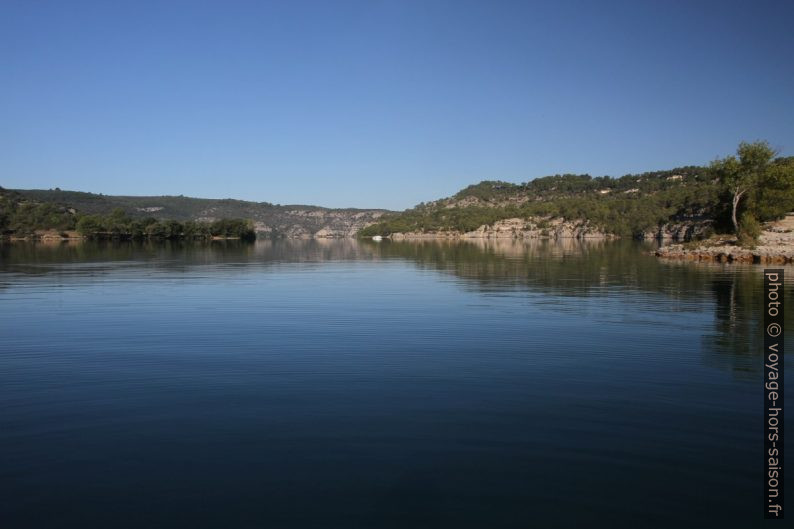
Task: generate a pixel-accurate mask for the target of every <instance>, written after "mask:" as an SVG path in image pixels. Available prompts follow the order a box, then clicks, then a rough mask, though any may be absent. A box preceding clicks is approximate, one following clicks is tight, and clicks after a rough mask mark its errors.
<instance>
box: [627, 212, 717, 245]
mask: <svg viewBox="0 0 794 529" xmlns="http://www.w3.org/2000/svg"><path fill="white" fill-rule="evenodd" d="M713 223H714V221H713V220H711V219H708V218H703V217H697V218H694V217H693V218H689V219H680V220H674V221H672V222H668V223H666V224H663V225H661V226H659V227H658V228H656V229H653V230H647V231H646V232H645V233H643V234H642V238H643V239H645V240H654V239H656V240H660V241H679V242H684V241H691V240H693V239H699V238H703V237H706V236H707V235H708V234H709V233H710V232H711V230H712V224H713Z"/></svg>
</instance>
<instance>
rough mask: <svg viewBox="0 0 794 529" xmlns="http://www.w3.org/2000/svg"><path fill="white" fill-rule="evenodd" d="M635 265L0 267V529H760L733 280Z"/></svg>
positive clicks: (321, 252) (257, 262) (441, 251)
mask: <svg viewBox="0 0 794 529" xmlns="http://www.w3.org/2000/svg"><path fill="white" fill-rule="evenodd" d="M646 250H647V248H644V247H642V246H640V245H637V244H634V243H628V242H617V243H589V244H583V243H580V242H574V241H568V242H566V243H562V244H554V243H548V242H535V243H532V244H521V243H513V242H490V243H486V242H464V243H444V242H425V243H396V242H383V243H380V244H377V243H372V242H368V241H367V242H355V241H331V242H322V241H281V242H269V241H261V242H258V243H256V244H255V245H240V244H213V245H181V244H171V245H168V244H163V245H135V244H118V245H112V244H111V245H92V244H87V243H86V244H78V245H66V244H64V245H60V246H47V245H4V246H0V316H2V318H0V335H1V336H2V341H0V458H2V465H0V525H2V527H7V528H17V527H19V528H29V527H30V528H37V527H47V528H57V527H80V528H86V527H102V528H106V527H147V528H152V527H166V528H168V527H190V528H202V527H218V528H226V527H228V528H232V527H258V528H271V527H272V528H282V527H284V528H291V527H296V528H302V527H317V528H335V527H340V528H357V527H362V528H370V527H372V528H376V527H406V528H408V527H411V528H413V527H428V528H430V527H432V528H440V527H450V528H460V527H478V528H499V527H521V528H524V527H694V526H699V527H756V526H760V521H761V517H762V508H761V502H762V496H761V495H762V486H763V484H762V481H761V478H762V476H761V470H762V468H761V464H762V444H761V442H762V437H761V436H762V432H761V426H762V417H761V411H762V408H761V405H762V401H761V398H762V395H761V382H760V380H761V379H760V377H761V368H762V364H761V355H760V351H761V329H760V321H759V315H760V314H761V309H760V307H761V287H762V277H761V273H760V268H758V267H752V266H744V267H739V266H735V265H734V266H730V265H698V264H692V263H670V262H662V261H658V260H656V259H655V258H654V257H651V256H648V255H646V254H645V253H644V251H646ZM787 272H788V277H789V278H794V270H791V269H789V270H787ZM788 290H789V294H790V290H791V289H790V287H789V288H788ZM787 295H788V294H787ZM790 297H791V296H790V295H789V296H788V305H789V309H790V310H788V314H790V315H791V314H794V304H793V303H792V300H791V299H790ZM788 328H789V329H791V328H794V327H792V326H791V323H789V324H788ZM788 342H789V343H790V344H791V343H792V340H791V339H789V340H788ZM789 395H791V392H789ZM787 404H788V405H789V406H790V405H791V399H787ZM789 445H790V443H789ZM789 451H791V446H789Z"/></svg>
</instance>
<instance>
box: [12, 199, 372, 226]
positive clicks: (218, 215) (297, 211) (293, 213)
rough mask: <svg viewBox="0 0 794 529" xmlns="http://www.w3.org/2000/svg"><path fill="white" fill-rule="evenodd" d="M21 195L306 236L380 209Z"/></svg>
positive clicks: (95, 211)
mask: <svg viewBox="0 0 794 529" xmlns="http://www.w3.org/2000/svg"><path fill="white" fill-rule="evenodd" d="M15 191H16V192H17V193H18V194H19V195H20V196H21V197H22V198H24V199H25V200H28V201H31V202H35V203H52V204H58V205H63V206H67V207H69V208H72V209H75V210H76V211H78V212H80V213H83V214H86V215H104V216H107V215H110V214H111V213H112V212H113V210H115V209H118V208H121V209H123V210H124V212H125V213H126V215H128V216H129V217H130V218H132V219H137V220H144V219H147V218H156V219H157V220H158V221H167V220H175V221H179V222H183V223H184V222H187V221H198V222H210V221H213V220H215V219H250V220H252V221H253V222H254V223H255V227H256V229H257V230H258V231H260V232H262V233H265V232H266V233H267V234H268V236H270V237H290V236H309V235H312V234H314V233H317V232H318V231H320V230H325V231H326V232H328V231H330V232H335V233H338V234H348V233H355V231H357V230H358V229H359V228H360V227H363V226H365V225H367V224H368V223H370V222H372V221H373V220H375V219H377V218H378V217H379V216H380V215H381V214H382V213H384V210H376V209H370V210H366V209H353V208H347V209H330V208H322V207H318V206H305V205H279V204H271V203H269V202H251V201H246V200H235V199H230V198H226V199H210V198H194V197H186V196H181V195H180V196H116V195H103V194H97V193H83V192H79V191H66V190H60V189H58V188H55V189H49V190H43V189H30V190H21V189H18V190H15Z"/></svg>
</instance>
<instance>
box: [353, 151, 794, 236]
mask: <svg viewBox="0 0 794 529" xmlns="http://www.w3.org/2000/svg"><path fill="white" fill-rule="evenodd" d="M773 156H774V151H772V150H771V149H769V146H768V145H767V144H766V143H764V142H756V143H752V144H747V143H743V144H742V145H740V147H739V159H738V161H737V162H736V163H737V164H738V167H739V169H737V170H736V171H734V173H727V172H726V171H725V170H723V169H722V167H723V165H722V163H721V162H720V161H717V162H715V163H714V164H712V165H711V166H710V167H699V166H687V167H679V168H676V169H672V170H669V171H655V172H648V173H642V174H634V175H626V176H623V177H620V178H611V177H609V176H604V177H597V178H593V177H591V176H590V175H587V174H585V175H574V174H564V175H554V176H547V177H543V178H537V179H535V180H531V181H529V182H526V183H523V184H512V183H509V182H501V181H484V182H480V183H479V184H475V185H471V186H469V187H467V188H465V189H463V190H461V191H460V192H459V193H457V194H456V195H454V196H453V197H450V198H447V199H442V200H439V201H436V202H431V203H428V204H424V203H423V204H420V205H418V206H416V207H415V208H413V209H409V210H406V211H404V212H402V213H398V214H392V215H386V216H384V217H383V218H382V220H381V222H378V223H376V224H373V225H371V226H368V227H367V228H365V229H364V230H362V231H361V232H360V235H362V236H372V235H390V234H392V233H405V232H439V231H458V232H467V231H472V230H475V229H477V228H478V227H480V226H482V225H490V224H493V223H494V222H496V221H499V220H503V219H508V218H523V219H529V218H535V219H550V218H561V219H564V220H574V221H588V222H589V223H590V224H591V225H592V226H593V227H597V228H599V229H601V230H603V231H605V232H607V233H612V234H616V235H620V236H638V235H641V234H643V233H645V232H647V231H649V230H655V229H657V228H658V227H659V226H661V225H664V224H666V223H668V222H671V221H681V220H687V219H695V218H709V219H713V220H714V221H715V222H714V227H715V228H716V229H717V230H719V231H729V230H730V227H731V224H732V223H731V216H732V213H733V210H732V208H731V207H729V206H730V205H731V203H732V200H733V198H732V192H731V189H733V188H732V187H731V186H732V185H733V184H734V180H731V178H730V175H733V174H739V175H742V177H743V178H744V179H745V180H746V181H749V182H750V184H749V188H748V189H747V190H745V192H744V193H743V194H744V196H745V199H744V200H743V201H741V202H740V203H739V204H738V207H737V211H736V213H737V214H738V215H739V218H745V219H746V223H747V226H748V229H747V230H745V232H746V234H748V235H750V233H751V232H752V233H754V234H757V233H758V230H756V229H754V228H753V229H751V227H752V226H753V222H754V221H761V222H763V221H768V220H773V219H776V218H780V217H782V216H783V215H784V214H785V213H786V212H788V211H791V210H793V209H794V158H773ZM759 160H760V161H759ZM762 162H763V163H762ZM759 164H760V165H759ZM748 174H749V176H747V175H748ZM756 236H757V235H756Z"/></svg>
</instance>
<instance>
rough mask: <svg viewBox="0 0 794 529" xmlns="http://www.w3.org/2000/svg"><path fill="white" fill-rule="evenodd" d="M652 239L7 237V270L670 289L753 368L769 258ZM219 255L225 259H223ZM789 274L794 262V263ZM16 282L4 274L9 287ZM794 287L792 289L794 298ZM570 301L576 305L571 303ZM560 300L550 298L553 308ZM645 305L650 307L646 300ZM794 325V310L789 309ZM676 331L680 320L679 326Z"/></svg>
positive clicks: (615, 291)
mask: <svg viewBox="0 0 794 529" xmlns="http://www.w3.org/2000/svg"><path fill="white" fill-rule="evenodd" d="M651 250H653V247H652V246H651V245H648V244H643V243H637V242H634V241H598V240H576V239H563V240H560V241H547V240H529V241H514V240H508V239H490V240H489V239H474V240H464V241H449V240H439V241H432V240H423V241H383V242H380V243H377V242H373V241H370V240H363V241H358V240H352V239H343V240H330V239H329V240H322V239H321V240H260V241H257V242H256V243H255V244H251V243H243V242H239V241H212V242H207V243H185V242H179V241H176V242H174V241H167V242H161V243H156V242H75V241H70V242H65V243H57V244H41V243H26V242H20V243H13V244H2V245H0V272H3V273H5V274H22V275H32V276H47V275H53V274H55V275H60V276H64V275H69V274H73V275H80V276H85V275H86V273H87V271H89V270H90V274H91V276H92V277H94V278H95V279H96V280H100V279H101V278H102V276H103V275H104V274H113V273H117V272H118V271H119V270H120V269H124V268H125V267H138V266H149V267H154V268H156V269H157V270H172V271H173V270H190V269H193V270H197V269H200V270H201V273H205V272H206V273H209V274H213V273H223V270H225V269H228V268H229V267H234V268H239V269H241V270H247V269H252V268H253V269H255V268H257V267H263V266H264V267H267V266H275V265H280V264H288V263H322V262H332V261H390V260H399V261H403V262H409V263H411V264H412V265H414V266H416V267H418V268H419V269H422V270H429V271H435V272H440V273H443V274H449V275H451V276H452V277H454V278H455V279H456V280H458V281H459V285H460V286H462V287H463V288H466V289H471V290H474V291H477V292H482V293H494V292H499V291H526V292H532V293H540V294H546V295H551V296H567V297H570V296H573V297H582V298H588V297H593V296H605V297H606V296H613V297H614V296H624V298H625V302H626V303H631V302H632V301H633V300H634V299H635V297H634V296H632V293H638V292H639V293H644V294H646V295H648V294H650V295H658V296H663V297H664V298H665V299H667V300H668V301H669V300H675V301H677V302H678V304H669V303H668V304H666V305H665V307H666V309H667V310H680V311H687V310H694V311H701V310H710V311H712V312H713V315H714V324H713V332H711V333H708V334H706V335H704V336H703V337H702V342H703V344H702V345H703V347H702V349H703V351H704V358H705V360H704V361H705V363H706V364H708V365H712V366H715V367H720V368H727V369H731V370H733V371H734V372H735V373H736V374H737V375H738V376H742V375H743V374H749V375H750V376H752V375H753V374H754V373H756V372H757V371H758V369H759V368H760V364H759V362H758V359H759V351H760V350H761V334H760V330H759V326H760V320H759V317H760V315H761V288H762V286H763V277H762V275H761V271H762V268H761V267H759V266H754V265H737V264H730V265H729V264H712V263H692V262H675V261H661V260H659V259H657V258H656V257H654V256H653V255H651ZM219 265H222V266H220V267H219ZM787 272H788V273H787V275H786V277H787V283H788V284H791V282H792V281H794V267H790V266H789V267H787ZM6 285H7V282H6V281H4V280H3V276H2V275H0V289H2V288H4V286H6ZM790 292H791V289H787V290H786V299H787V301H788V302H789V303H791V300H790V297H791V296H790ZM565 308H566V310H571V306H570V305H566V307H565ZM553 309H554V307H553V306H551V307H550V310H553ZM644 310H648V309H647V307H645V308H644ZM786 314H787V316H786V317H787V325H789V327H788V328H792V327H791V324H792V322H791V321H790V320H791V319H792V318H794V311H787V313H786ZM670 332H671V333H674V332H676V329H670Z"/></svg>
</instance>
